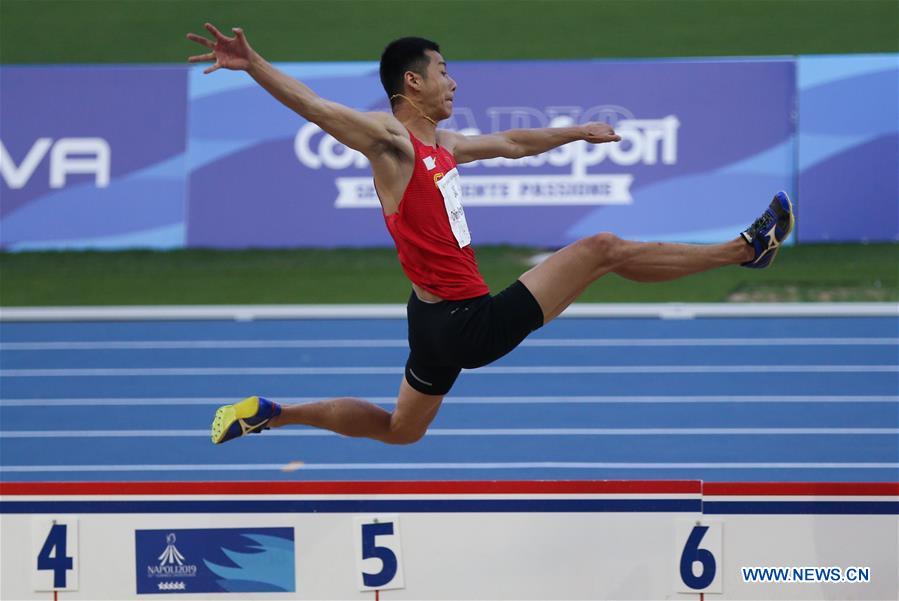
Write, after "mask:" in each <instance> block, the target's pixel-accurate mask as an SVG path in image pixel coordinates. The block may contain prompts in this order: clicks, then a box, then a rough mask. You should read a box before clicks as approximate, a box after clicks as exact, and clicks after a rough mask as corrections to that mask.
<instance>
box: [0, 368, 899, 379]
mask: <svg viewBox="0 0 899 601" xmlns="http://www.w3.org/2000/svg"><path fill="white" fill-rule="evenodd" d="M464 371H466V372H470V373H475V374H481V375H508V374H650V373H652V374H738V373H768V374H770V373H897V372H899V365H520V366H511V365H510V366H502V367H480V368H478V369H474V370H464ZM402 373H403V368H402V367H364V366H360V367H143V368H141V367H138V368H131V367H124V368H75V369H3V370H0V377H3V378H54V377H78V376H89V377H115V376H335V375H341V376H359V375H399V374H402Z"/></svg>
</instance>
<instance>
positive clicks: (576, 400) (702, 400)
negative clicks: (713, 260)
mask: <svg viewBox="0 0 899 601" xmlns="http://www.w3.org/2000/svg"><path fill="white" fill-rule="evenodd" d="M266 398H267V399H269V400H271V401H275V402H276V403H282V404H284V403H310V402H313V401H320V400H321V399H322V397H290V398H288V397H270V396H266ZM365 399H366V400H367V401H370V402H372V403H376V404H378V405H394V404H396V397H392V396H391V397H386V396H382V397H378V396H375V397H373V396H367V397H365ZM235 400H239V399H237V398H236V397H146V398H137V397H120V398H108V399H91V398H60V399H47V398H39V399H0V407H112V406H131V407H154V406H163V405H166V406H167V405H182V406H193V405H198V406H208V407H215V406H218V405H226V404H228V403H233V402H234V401H235ZM653 403H656V404H677V405H680V404H706V403H748V404H755V403H853V404H854V403H899V396H895V395H867V396H865V395H842V396H840V395H821V396H815V395H792V396H791V395H771V396H757V395H746V396H717V395H705V396H689V395H684V396H678V395H670V396H615V395H609V396H596V395H583V396H458V397H447V398H446V399H444V400H443V404H444V405H566V404H572V405H576V404H585V405H590V404H597V405H601V404H627V405H637V404H653Z"/></svg>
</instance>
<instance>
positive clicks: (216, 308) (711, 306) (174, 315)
mask: <svg viewBox="0 0 899 601" xmlns="http://www.w3.org/2000/svg"><path fill="white" fill-rule="evenodd" d="M897 315H899V303H860V302H847V303H575V304H573V305H571V306H570V307H568V308H567V309H566V310H565V311H564V312H563V313H562V315H561V317H566V318H568V317H573V318H585V317H586V318H597V317H611V318H623V317H640V318H662V319H693V318H696V317H854V316H865V317H869V316H884V317H895V316H897ZM375 318H388V319H405V318H406V306H405V304H390V305H361V304H360V305H188V306H177V305H163V306H126V307H114V306H113V307H0V321H84V320H87V321H97V320H115V321H127V320H144V319H151V320H152V319H161V320H170V319H188V320H200V319H202V320H206V319H214V320H224V319H227V320H232V319H236V320H238V321H245V320H253V319H375Z"/></svg>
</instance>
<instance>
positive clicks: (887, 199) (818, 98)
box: [797, 54, 899, 242]
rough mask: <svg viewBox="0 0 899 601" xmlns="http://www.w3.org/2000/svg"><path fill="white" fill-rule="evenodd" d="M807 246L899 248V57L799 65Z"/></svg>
mask: <svg viewBox="0 0 899 601" xmlns="http://www.w3.org/2000/svg"><path fill="white" fill-rule="evenodd" d="M797 85H798V88H799V111H800V115H801V118H800V119H799V142H800V144H799V165H798V168H799V191H800V195H801V197H802V200H801V204H802V209H800V212H799V216H800V221H799V227H798V232H799V239H800V240H801V241H802V242H854V241H895V240H899V100H897V99H899V55H896V54H884V55H867V56H864V55H863V56H858V55H853V56H803V57H799V60H798V73H797Z"/></svg>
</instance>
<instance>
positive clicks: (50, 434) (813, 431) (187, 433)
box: [0, 428, 899, 438]
mask: <svg viewBox="0 0 899 601" xmlns="http://www.w3.org/2000/svg"><path fill="white" fill-rule="evenodd" d="M897 434H899V428H433V429H431V430H428V433H427V435H428V436H722V435H723V436H755V435H775V436H787V435H789V436H796V435H798V436H803V435H816V436H818V435H827V436H845V435H853V436H870V435H874V436H883V435H897ZM270 436H291V437H294V436H337V435H336V434H334V433H333V432H328V431H325V430H306V429H303V430H297V429H293V430H273V431H269V432H266V437H270ZM193 437H202V438H208V437H209V430H186V429H185V430H4V431H0V438H193Z"/></svg>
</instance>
